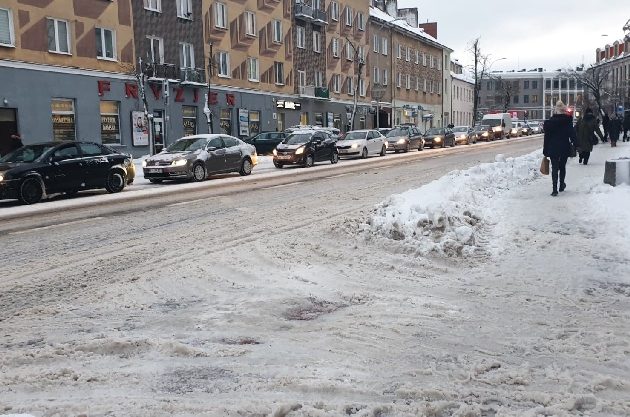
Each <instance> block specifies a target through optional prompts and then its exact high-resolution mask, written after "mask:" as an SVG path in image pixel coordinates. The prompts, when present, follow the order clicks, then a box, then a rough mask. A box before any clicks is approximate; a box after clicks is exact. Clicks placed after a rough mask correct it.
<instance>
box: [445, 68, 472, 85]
mask: <svg viewBox="0 0 630 417" xmlns="http://www.w3.org/2000/svg"><path fill="white" fill-rule="evenodd" d="M451 77H453V78H455V79H456V80H460V81H463V82H465V83H470V84H474V83H475V80H473V79H472V78H471V77H470V76H469V75H468V74H456V73H454V72H453V71H451Z"/></svg>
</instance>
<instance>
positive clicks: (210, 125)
mask: <svg viewBox="0 0 630 417" xmlns="http://www.w3.org/2000/svg"><path fill="white" fill-rule="evenodd" d="M209 45H210V56H209V57H208V75H207V77H208V92H207V93H206V103H205V106H204V108H203V112H204V113H205V115H206V118H207V119H208V132H209V133H210V134H212V133H214V123H213V120H212V110H210V98H209V96H210V88H211V85H210V83H211V81H212V75H213V69H214V66H213V61H212V57H213V56H214V55H213V53H212V42H210V44H209Z"/></svg>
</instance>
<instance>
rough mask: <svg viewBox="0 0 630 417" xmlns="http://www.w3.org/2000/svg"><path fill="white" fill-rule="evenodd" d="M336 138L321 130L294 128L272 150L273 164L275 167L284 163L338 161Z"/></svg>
mask: <svg viewBox="0 0 630 417" xmlns="http://www.w3.org/2000/svg"><path fill="white" fill-rule="evenodd" d="M336 143H337V142H336V140H335V137H334V136H333V135H331V134H330V133H328V132H326V131H323V130H296V131H294V132H293V133H291V134H290V135H289V136H288V137H287V138H286V139H285V140H284V141H282V143H280V144H278V146H276V149H274V151H273V164H274V165H275V167H276V168H282V167H283V166H285V165H302V166H303V167H306V168H308V167H312V166H313V164H315V163H316V162H320V161H330V163H332V164H336V163H337V162H339V153H338V152H337V146H336Z"/></svg>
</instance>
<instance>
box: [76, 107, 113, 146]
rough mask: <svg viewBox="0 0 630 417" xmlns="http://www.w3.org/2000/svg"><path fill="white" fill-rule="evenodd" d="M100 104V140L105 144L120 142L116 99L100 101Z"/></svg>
mask: <svg viewBox="0 0 630 417" xmlns="http://www.w3.org/2000/svg"><path fill="white" fill-rule="evenodd" d="M100 106H101V142H102V143H105V144H107V143H116V144H118V143H120V116H119V103H118V102H117V101H101V103H100ZM84 153H85V150H84ZM97 155H100V153H99V154H97Z"/></svg>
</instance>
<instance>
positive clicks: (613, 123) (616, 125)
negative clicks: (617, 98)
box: [608, 113, 622, 148]
mask: <svg viewBox="0 0 630 417" xmlns="http://www.w3.org/2000/svg"><path fill="white" fill-rule="evenodd" d="M621 128H622V126H621V120H620V119H619V117H617V113H613V114H612V117H611V118H610V125H609V126H608V133H609V134H610V146H611V147H613V148H614V147H616V146H617V141H618V140H619V134H621Z"/></svg>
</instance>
